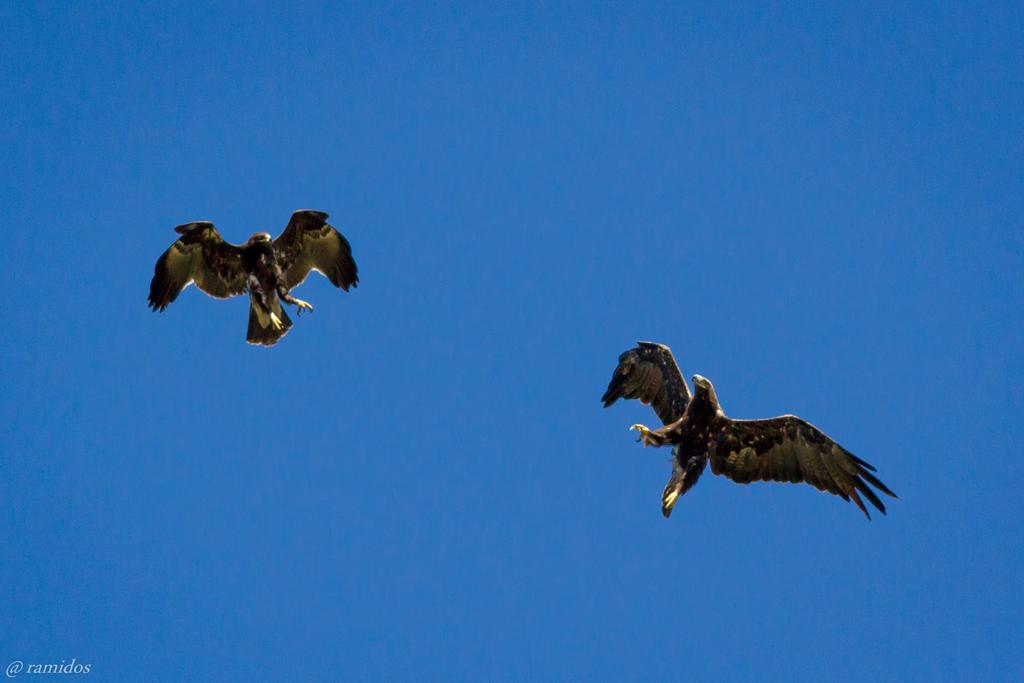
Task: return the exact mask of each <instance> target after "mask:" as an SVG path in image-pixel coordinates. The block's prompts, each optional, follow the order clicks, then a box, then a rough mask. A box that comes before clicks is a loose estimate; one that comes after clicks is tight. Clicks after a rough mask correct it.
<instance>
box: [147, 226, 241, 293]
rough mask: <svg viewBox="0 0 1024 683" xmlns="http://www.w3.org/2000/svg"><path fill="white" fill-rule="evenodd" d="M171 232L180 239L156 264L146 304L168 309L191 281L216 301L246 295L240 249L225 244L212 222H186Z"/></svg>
mask: <svg viewBox="0 0 1024 683" xmlns="http://www.w3.org/2000/svg"><path fill="white" fill-rule="evenodd" d="M174 230H175V231H176V232H178V233H180V234H181V237H180V238H178V241H177V242H175V243H174V244H172V245H171V246H170V247H169V248H168V249H167V251H165V252H164V253H163V256H161V257H160V260H158V261H157V262H156V268H155V269H154V272H153V281H152V282H151V283H150V285H149V305H150V307H151V308H152V309H153V310H154V311H162V310H164V309H165V308H167V306H168V304H170V303H171V302H172V301H174V300H175V299H177V298H178V295H179V294H180V293H181V290H183V289H185V288H186V287H188V286H189V285H190V284H192V283H193V282H194V283H195V284H196V286H197V287H199V289H201V290H203V291H204V292H206V293H207V294H209V295H210V296H214V297H217V298H218V299H226V298H228V297H232V296H235V295H237V294H242V293H244V292H245V289H246V273H245V269H244V268H243V267H242V249H241V248H240V247H237V246H235V245H234V244H230V243H228V242H225V241H224V238H222V237H221V236H220V233H219V232H217V228H215V227H213V223H210V222H209V221H200V222H197V223H186V224H184V225H179V226H178V227H176V228H175V229H174Z"/></svg>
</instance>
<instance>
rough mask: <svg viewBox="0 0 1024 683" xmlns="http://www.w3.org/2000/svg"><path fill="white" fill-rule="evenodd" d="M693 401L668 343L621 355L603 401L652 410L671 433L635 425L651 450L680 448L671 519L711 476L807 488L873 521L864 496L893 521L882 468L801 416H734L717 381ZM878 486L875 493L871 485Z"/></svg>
mask: <svg viewBox="0 0 1024 683" xmlns="http://www.w3.org/2000/svg"><path fill="white" fill-rule="evenodd" d="M693 385H694V393H693V394H692V395H691V394H690V391H689V389H688V388H687V386H686V382H685V380H684V379H683V376H682V373H680V372H679V367H678V366H677V365H676V362H675V358H674V357H673V356H672V351H671V350H670V349H669V348H668V347H667V346H664V345H662V344H654V343H651V342H640V343H639V345H638V346H637V347H636V348H634V349H630V350H629V351H626V352H625V353H623V354H622V355H621V356H619V365H618V367H617V368H616V369H615V373H614V374H613V375H612V379H611V382H610V383H609V385H608V390H607V391H606V392H605V395H604V397H603V399H602V400H603V401H604V405H605V407H606V408H607V407H608V406H610V405H611V404H613V403H615V401H616V400H618V399H619V398H635V399H639V400H640V401H641V402H643V403H645V404H650V405H651V406H652V407H653V408H654V410H655V412H656V413H657V414H658V417H659V418H661V421H662V423H663V424H664V426H663V427H662V428H661V429H656V430H651V429H648V428H647V427H645V426H644V425H633V426H632V427H631V428H630V429H636V430H638V431H639V432H640V433H641V437H640V440H641V441H642V442H643V444H644V445H645V446H664V445H667V444H671V445H672V446H673V447H674V448H673V467H672V476H671V478H670V479H669V482H668V485H667V486H666V487H665V490H664V492H663V494H662V514H664V515H665V517H668V516H669V515H670V514H671V513H672V507H673V506H674V505H675V503H676V501H677V500H678V499H679V498H680V497H681V496H682V495H683V494H684V493H686V491H687V490H689V489H690V487H692V486H693V485H694V484H696V483H697V480H698V479H699V478H700V475H701V473H702V472H703V471H704V468H705V466H706V465H707V463H708V462H709V461H710V463H711V471H712V472H713V473H714V474H721V475H723V476H725V477H728V478H729V479H731V480H733V481H735V482H737V483H739V484H747V483H749V482H752V481H781V482H792V483H797V482H807V483H808V484H811V485H812V486H814V487H815V488H817V489H819V490H821V491H827V492H829V493H832V494H834V495H837V496H839V497H841V498H842V499H843V500H847V501H849V500H852V501H853V502H854V503H855V504H856V505H857V507H859V508H860V509H861V511H862V512H863V513H864V514H865V515H867V517H868V518H869V519H870V518H871V515H870V514H868V510H867V508H866V507H865V506H864V502H863V501H862V500H861V496H864V497H865V498H867V499H868V501H869V502H870V503H871V504H872V505H873V506H874V507H875V508H877V509H878V510H879V511H881V512H882V513H883V514H885V505H883V504H882V501H881V500H880V499H879V497H878V495H877V494H876V493H875V492H874V491H873V490H872V489H871V487H872V486H873V487H874V488H876V489H878V490H879V491H881V492H882V493H885V494H886V495H889V496H892V497H894V498H895V497H896V494H895V493H893V492H892V491H890V490H889V489H888V488H887V487H886V486H885V484H883V483H882V482H881V481H879V479H878V478H877V477H876V476H875V475H874V474H872V473H873V472H874V471H875V468H874V467H872V466H871V465H869V464H868V463H866V462H864V461H863V460H861V459H860V458H858V457H857V456H855V455H853V454H852V453H850V452H849V451H847V450H846V449H845V448H843V447H842V446H840V445H839V444H837V443H836V442H835V441H833V440H832V439H830V438H829V437H828V436H826V435H825V434H824V433H823V432H822V431H821V430H819V429H818V428H817V427H815V426H814V425H812V424H811V423H809V422H807V421H805V420H802V419H800V418H799V417H796V416H795V415H783V416H781V417H773V418H769V419H766V420H733V419H730V418H728V417H726V415H725V413H724V412H723V411H722V407H721V405H720V404H719V403H718V397H717V395H716V394H715V388H714V386H712V384H711V382H709V381H708V380H707V379H705V378H703V377H701V376H700V375H694V377H693ZM869 485H870V486H869Z"/></svg>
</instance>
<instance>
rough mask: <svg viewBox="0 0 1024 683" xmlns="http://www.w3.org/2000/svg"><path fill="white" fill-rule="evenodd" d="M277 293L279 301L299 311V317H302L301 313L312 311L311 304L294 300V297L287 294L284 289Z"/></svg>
mask: <svg viewBox="0 0 1024 683" xmlns="http://www.w3.org/2000/svg"><path fill="white" fill-rule="evenodd" d="M277 293H278V295H279V296H280V297H281V301H283V302H285V303H287V304H291V305H292V306H295V307H297V308H298V309H299V315H302V312H303V311H312V310H313V305H312V304H311V303H309V302H308V301H303V300H302V299H299V298H296V297H294V296H292V295H291V294H289V293H288V292H287V291H286V290H284V289H280V290H278V292H277Z"/></svg>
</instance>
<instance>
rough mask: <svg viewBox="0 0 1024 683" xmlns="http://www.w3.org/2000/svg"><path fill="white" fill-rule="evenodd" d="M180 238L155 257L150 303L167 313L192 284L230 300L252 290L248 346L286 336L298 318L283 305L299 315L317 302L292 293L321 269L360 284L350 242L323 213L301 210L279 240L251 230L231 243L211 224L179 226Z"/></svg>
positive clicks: (337, 281)
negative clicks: (239, 242) (242, 241)
mask: <svg viewBox="0 0 1024 683" xmlns="http://www.w3.org/2000/svg"><path fill="white" fill-rule="evenodd" d="M174 230H175V232H177V233H179V234H180V235H181V237H179V238H178V240H177V241H176V242H175V243H174V244H172V245H171V246H170V247H169V248H168V249H167V251H165V252H164V253H163V256H161V257H160V260H158V261H157V262H156V268H155V270H154V272H153V281H152V282H151V283H150V285H149V305H150V307H151V308H152V309H153V310H154V311H162V310H164V309H165V308H167V306H168V304H170V303H171V302H172V301H174V300H175V299H176V298H178V294H180V293H181V291H182V290H183V289H185V288H186V287H188V286H189V285H190V284H193V283H195V285H196V286H197V287H199V289H201V290H202V291H204V292H206V293H207V294H209V295H210V296H212V297H216V298H218V299H227V298H229V297H232V296H237V295H239V294H245V293H246V292H248V293H249V331H248V334H247V335H246V341H248V342H249V343H250V344H262V345H264V346H273V345H274V344H276V343H277V341H278V340H279V339H281V337H283V336H284V335H285V334H287V333H288V330H289V329H290V328H291V326H292V321H291V319H290V318H289V317H288V314H287V313H285V311H284V308H283V307H282V306H281V302H282V301H284V302H285V303H288V304H292V305H293V306H295V307H296V308H297V310H298V312H299V313H301V312H302V310H303V309H305V310H309V311H312V310H313V307H312V306H311V305H310V304H309V303H308V302H306V301H303V300H302V299H297V298H295V297H294V296H292V295H291V290H292V289H294V288H295V287H298V286H299V285H300V284H302V281H303V280H305V279H306V276H307V275H309V271H311V270H315V271H317V272H319V273H321V274H322V275H324V276H325V277H327V279H328V280H330V281H331V283H333V284H334V286H335V287H341V288H342V289H344V290H345V291H346V292H347V291H348V288H349V287H357V286H358V285H359V270H358V268H356V262H355V261H354V260H353V259H352V248H351V247H350V246H349V243H348V240H346V239H345V237H344V236H343V235H342V234H341V233H340V232H338V231H337V230H335V229H334V228H333V227H332V226H331V225H330V224H328V223H327V214H326V213H324V212H323V211H311V210H309V209H302V210H299V211H296V212H295V213H293V214H292V217H291V220H289V221H288V225H287V227H285V229H284V232H282V233H281V234H280V235H279V236H278V238H277V239H275V240H271V239H270V234H269V233H266V232H257V233H253V235H252V237H250V238H249V240H248V241H247V242H246V243H245V244H242V245H236V244H231V243H229V242H225V241H224V239H223V238H222V237H221V236H220V233H219V232H217V228H215V227H213V223H211V222H209V221H198V222H195V223H185V224H184V225H179V226H178V227H176V228H175V229H174Z"/></svg>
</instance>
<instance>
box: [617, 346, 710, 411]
mask: <svg viewBox="0 0 1024 683" xmlns="http://www.w3.org/2000/svg"><path fill="white" fill-rule="evenodd" d="M620 398H636V399H639V400H640V402H641V403H644V404H646V405H649V406H651V407H652V408H654V412H656V413H657V414H658V417H659V418H660V419H661V421H662V423H663V424H666V425H667V424H671V423H673V422H675V421H676V420H678V419H679V418H681V417H682V416H683V412H684V411H685V410H686V405H687V404H688V403H689V402H690V388H689V387H688V386H686V381H685V380H684V379H683V374H682V373H681V372H679V366H678V365H676V359H675V358H674V357H673V356H672V349H670V348H669V347H667V346H665V345H664V344H655V343H654V342H643V341H642V342H637V346H636V347H635V348H632V349H630V350H629V351H626V352H625V353H623V354H622V355H621V356H619V366H618V367H617V368H615V373H614V374H613V375H612V380H611V382H609V383H608V390H607V391H606V392H604V396H603V397H602V398H601V400H602V401H603V402H604V407H605V408H607V407H608V406H610V405H611V404H613V403H615V402H616V401H617V400H619V399H620Z"/></svg>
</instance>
